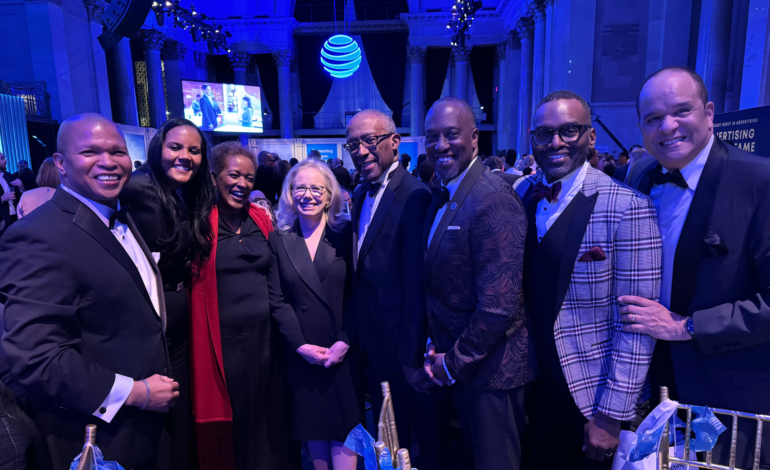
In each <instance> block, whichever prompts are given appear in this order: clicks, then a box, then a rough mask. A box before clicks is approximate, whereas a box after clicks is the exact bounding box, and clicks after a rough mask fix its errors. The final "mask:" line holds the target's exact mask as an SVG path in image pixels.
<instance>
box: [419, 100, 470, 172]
mask: <svg viewBox="0 0 770 470" xmlns="http://www.w3.org/2000/svg"><path fill="white" fill-rule="evenodd" d="M478 143H479V130H478V129H477V128H476V118H475V117H474V115H473V110H471V109H470V107H469V106H468V105H467V104H465V105H464V102H462V101H460V100H456V99H447V100H441V101H438V102H436V103H435V104H434V105H433V107H431V109H430V110H429V111H428V115H427V116H426V117H425V153H426V154H427V155H428V160H429V161H430V162H431V163H433V166H434V168H435V171H436V174H438V176H439V177H440V178H441V179H442V180H443V181H445V182H446V181H449V180H451V179H452V178H454V177H456V176H457V175H459V174H460V173H462V172H463V171H465V168H467V167H468V165H469V164H470V163H471V161H472V160H473V157H474V156H476V152H477V151H478Z"/></svg>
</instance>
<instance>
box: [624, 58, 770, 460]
mask: <svg viewBox="0 0 770 470" xmlns="http://www.w3.org/2000/svg"><path fill="white" fill-rule="evenodd" d="M637 110H638V112H639V127H640V129H641V131H642V136H643V138H644V147H645V148H646V149H647V151H648V152H650V153H651V154H652V155H653V157H654V158H652V157H646V158H643V159H642V160H640V161H639V162H638V163H637V164H636V165H634V166H633V168H632V172H631V174H630V175H629V178H628V182H629V184H630V185H631V186H633V187H635V188H638V189H639V190H640V191H642V192H644V193H646V194H649V195H650V198H651V199H652V201H653V203H654V204H655V207H656V209H657V212H658V223H659V226H660V231H661V236H662V239H663V280H662V287H661V296H660V297H661V301H660V303H657V302H652V301H649V300H644V299H640V298H637V297H632V296H623V297H620V299H619V300H620V302H621V303H625V304H627V306H625V307H623V308H622V309H621V313H624V314H625V315H624V316H623V320H624V322H625V326H624V328H625V329H626V330H628V331H639V332H642V333H647V334H649V335H651V336H654V337H656V338H658V339H659V340H662V341H658V345H657V347H656V350H655V356H654V358H653V362H652V366H651V369H650V381H651V383H652V385H653V386H655V385H667V386H668V387H669V391H670V394H671V396H672V398H674V399H678V400H680V401H681V402H682V403H687V404H692V405H708V406H710V407H715V408H726V409H730V410H737V411H744V412H749V413H761V414H768V413H770V368H768V367H767V362H766V358H767V357H768V356H770V305H769V304H770V262H768V260H770V160H768V159H767V158H764V157H760V156H758V155H753V154H750V153H746V152H743V151H740V150H738V149H737V148H735V147H733V146H731V145H725V143H724V142H722V140H720V139H719V138H718V137H716V136H715V135H714V124H713V119H714V104H713V103H711V102H709V101H708V92H707V90H706V87H705V86H704V84H703V80H701V78H700V77H699V76H698V75H697V74H695V73H693V72H691V71H689V70H687V69H683V68H678V67H672V68H667V69H663V70H660V71H658V72H656V73H654V74H653V75H652V76H650V78H648V79H647V81H646V82H645V84H644V85H643V86H642V89H641V91H640V93H639V97H638V99H637ZM653 390H654V393H656V394H657V393H658V390H657V389H656V388H653ZM727 427H728V431H727V432H725V433H724V434H723V435H722V436H721V437H720V439H719V442H718V444H717V447H716V448H715V449H714V463H720V464H722V465H727V463H728V457H729V456H728V454H727V452H728V451H729V447H730V431H729V428H730V423H729V422H728V423H727ZM755 428H756V426H755V425H754V424H753V422H752V423H749V422H747V421H745V420H739V426H738V454H737V460H736V467H739V468H749V466H750V463H749V462H750V461H751V460H750V457H752V454H753V451H752V450H753V443H754V435H755ZM768 457H770V442H769V441H768V439H764V442H763V445H762V462H761V464H762V468H770V464H769V463H770V459H768Z"/></svg>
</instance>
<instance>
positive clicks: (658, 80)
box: [639, 71, 714, 170]
mask: <svg viewBox="0 0 770 470" xmlns="http://www.w3.org/2000/svg"><path fill="white" fill-rule="evenodd" d="M639 116H640V121H639V128H640V129H641V131H642V137H643V139H644V147H645V148H646V149H647V151H649V152H650V153H651V154H653V155H654V156H655V158H656V159H657V160H658V161H659V162H660V164H661V165H662V166H663V167H664V168H666V169H668V170H674V169H682V168H684V167H685V166H687V164H688V163H690V162H691V161H693V160H694V159H695V157H697V156H698V154H699V153H700V152H701V150H703V148H704V147H705V146H706V144H708V141H709V139H711V136H712V134H713V131H714V103H712V102H708V103H707V104H705V105H704V104H703V99H702V98H701V97H700V94H699V89H698V86H697V84H696V82H695V80H693V78H692V77H690V75H689V74H688V73H686V72H683V71H667V72H663V73H661V74H659V75H656V76H654V77H652V78H651V79H650V80H649V81H648V82H647V83H646V84H645V85H644V88H642V91H641V93H640V94H639Z"/></svg>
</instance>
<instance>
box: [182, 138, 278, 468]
mask: <svg viewBox="0 0 770 470" xmlns="http://www.w3.org/2000/svg"><path fill="white" fill-rule="evenodd" d="M211 167H212V168H211V169H212V179H213V180H214V186H215V187H216V193H217V202H216V205H215V206H214V208H213V209H212V212H211V221H212V226H213V228H214V238H213V239H212V252H211V256H210V257H209V259H208V260H207V261H206V262H204V263H202V264H201V265H200V268H199V271H198V275H197V276H195V277H194V278H193V287H192V297H191V302H192V330H191V331H192V361H193V368H192V370H193V401H194V410H195V422H196V432H197V437H198V454H199V462H200V468H201V470H221V469H233V468H234V469H238V470H247V469H248V470H251V469H254V470H277V469H280V468H282V467H283V466H284V462H283V460H284V459H285V457H286V455H285V454H284V453H283V451H284V450H285V447H286V436H285V434H284V435H283V436H281V432H280V431H281V426H280V425H281V422H280V421H281V417H280V411H281V408H282V407H283V404H282V402H281V401H280V400H278V399H276V397H275V396H274V390H275V389H274V387H273V384H274V383H275V381H274V380H272V375H273V367H272V360H271V359H272V355H271V352H270V348H271V342H270V334H271V328H270V322H271V317H270V304H269V299H268V289H267V273H268V271H269V269H270V261H271V255H270V248H269V247H268V244H267V240H268V236H269V235H270V232H271V231H272V223H271V221H270V218H269V217H268V216H267V214H266V213H265V212H264V211H263V210H262V209H260V208H258V207H257V206H256V205H254V204H250V203H249V194H250V193H251V191H252V189H253V187H254V178H255V177H256V170H257V163H256V158H255V157H254V154H253V153H251V152H250V151H249V150H248V149H245V148H243V147H242V146H241V145H240V144H239V143H238V142H224V143H222V144H219V145H217V146H216V147H214V148H213V149H212V150H211Z"/></svg>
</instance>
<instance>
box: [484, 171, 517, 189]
mask: <svg viewBox="0 0 770 470" xmlns="http://www.w3.org/2000/svg"><path fill="white" fill-rule="evenodd" d="M491 173H492V175H493V176H497V177H498V178H500V179H502V180H503V181H505V182H506V183H508V184H510V185H511V186H513V183H515V182H516V180H517V179H519V178H521V176H520V175H512V174H510V173H506V172H504V171H492V172H491Z"/></svg>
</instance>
